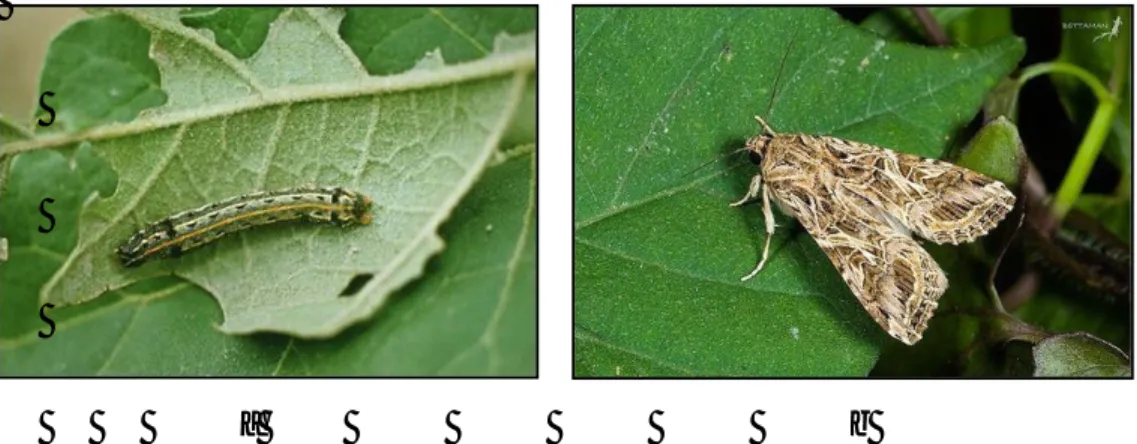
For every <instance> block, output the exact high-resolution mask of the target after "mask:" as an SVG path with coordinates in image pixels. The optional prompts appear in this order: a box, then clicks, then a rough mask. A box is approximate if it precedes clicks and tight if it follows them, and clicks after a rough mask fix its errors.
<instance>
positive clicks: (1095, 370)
mask: <svg viewBox="0 0 1137 444" xmlns="http://www.w3.org/2000/svg"><path fill="white" fill-rule="evenodd" d="M1034 365H1035V370H1034V375H1035V376H1049V377H1094V376H1096V377H1117V378H1128V377H1130V376H1132V375H1133V373H1132V372H1131V371H1130V366H1131V365H1132V364H1131V363H1130V360H1129V357H1127V356H1125V353H1124V352H1122V351H1121V350H1118V349H1117V347H1114V346H1112V345H1110V344H1109V343H1107V342H1105V341H1102V340H1101V339H1098V338H1095V337H1093V336H1091V335H1088V334H1085V333H1073V334H1063V335H1054V336H1051V337H1049V338H1046V339H1044V340H1043V341H1042V342H1040V343H1039V344H1038V345H1036V346H1035V347H1034Z"/></svg>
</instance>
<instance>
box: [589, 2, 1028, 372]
mask: <svg viewBox="0 0 1137 444" xmlns="http://www.w3.org/2000/svg"><path fill="white" fill-rule="evenodd" d="M575 14H576V15H575V19H576V30H577V32H576V34H575V35H576V41H575V45H574V56H575V60H576V61H577V62H576V82H575V85H576V86H575V87H576V91H575V118H576V123H575V132H576V133H575V143H576V146H575V150H574V155H575V162H576V165H575V169H574V182H575V184H574V191H575V193H574V194H575V203H576V206H575V211H574V221H575V225H574V236H575V240H574V242H575V254H576V260H575V261H574V277H575V281H574V284H575V286H576V291H575V305H574V310H575V325H574V333H575V351H576V355H577V360H576V362H575V365H576V367H575V369H576V374H578V375H585V374H587V375H596V376H599V375H604V376H613V375H617V374H619V375H621V376H635V375H652V376H660V375H699V376H712V375H767V376H769V375H795V376H802V375H864V374H866V373H867V372H868V370H869V368H871V367H872V365H873V362H874V361H875V360H876V356H877V353H878V352H879V349H880V346H881V344H882V343H883V342H885V341H886V340H889V339H887V338H888V337H887V335H886V334H885V333H884V332H883V331H882V330H881V329H880V328H879V327H878V326H877V325H876V324H875V323H874V322H873V321H872V320H871V319H870V318H869V317H868V315H867V314H866V313H865V312H864V310H863V309H862V308H861V307H860V305H859V304H858V303H857V301H856V299H855V298H854V297H853V296H852V294H851V293H850V291H849V289H848V288H847V287H846V286H845V284H844V282H843V281H842V280H841V278H840V276H839V275H838V273H837V272H836V270H834V269H833V266H832V265H831V264H830V262H829V260H828V258H826V256H825V255H824V254H823V253H822V252H821V251H820V250H819V249H818V248H817V246H816V245H815V243H814V242H813V241H812V240H811V239H810V237H809V236H808V235H806V234H804V232H802V230H801V229H800V228H798V227H795V223H794V222H793V221H792V220H790V219H789V218H787V217H785V216H784V215H782V214H780V213H778V214H777V219H778V226H779V227H780V228H779V229H778V230H777V233H776V234H775V237H774V239H773V242H772V244H771V251H770V262H769V263H768V264H767V267H766V269H765V270H763V272H762V274H760V275H759V276H758V277H756V278H754V279H752V280H750V281H747V282H739V278H740V277H741V276H743V275H745V274H746V273H747V272H749V271H750V269H751V268H752V267H753V266H754V264H755V262H756V261H757V259H758V256H759V254H760V251H761V248H762V240H763V234H761V233H762V232H763V230H764V228H763V225H762V216H761V209H760V206H761V205H752V206H750V207H748V208H746V209H744V210H738V209H734V208H729V207H728V206H727V204H728V203H729V202H732V201H734V200H736V199H737V198H738V197H740V196H742V195H743V194H744V193H745V191H746V189H747V184H748V183H749V181H750V178H751V176H752V175H753V174H754V172H755V169H754V167H753V166H751V165H750V164H748V163H745V162H743V161H741V159H740V158H739V157H737V156H734V157H730V158H729V159H728V160H725V161H720V162H719V163H718V164H714V165H712V166H710V167H709V169H700V168H699V165H703V164H707V163H708V161H714V160H715V159H716V158H719V159H720V160H721V159H722V156H723V154H724V153H731V152H734V151H736V150H737V149H738V148H740V147H741V146H742V144H743V141H744V140H745V138H746V137H748V136H751V135H753V134H756V133H757V132H758V130H759V128H758V125H757V124H756V123H755V121H754V119H753V116H754V115H755V114H762V115H763V116H764V117H765V118H766V120H767V121H768V122H769V123H770V124H771V125H772V126H773V127H774V129H775V130H776V131H779V132H784V133H792V132H804V133H811V134H821V135H832V136H839V137H844V138H848V139H853V140H858V141H862V142H866V143H872V144H876V145H879V146H882V147H888V148H892V149H895V150H898V151H903V152H908V153H914V154H919V155H923V156H931V157H939V156H940V155H942V154H943V152H944V151H945V149H946V148H947V147H948V146H949V144H950V141H951V139H952V136H953V134H954V133H955V131H957V130H958V129H959V128H960V127H961V126H962V125H963V124H965V123H966V122H967V121H968V120H969V119H970V118H971V116H973V115H974V113H975V112H976V111H977V110H978V109H979V106H980V104H981V103H982V99H983V95H984V93H985V92H986V91H987V90H988V89H989V88H990V87H991V86H993V85H994V84H995V81H996V80H997V79H999V78H1001V77H1002V76H1004V75H1006V74H1007V73H1008V72H1009V71H1010V70H1011V69H1013V67H1014V66H1015V64H1016V63H1017V61H1018V59H1019V58H1020V57H1021V56H1022V53H1023V47H1022V44H1021V42H1019V41H1018V40H1017V39H1013V38H1012V39H1004V40H1001V41H999V42H998V43H995V44H993V45H990V46H986V47H982V48H977V49H931V48H922V47H917V46H912V45H908V44H898V43H893V42H886V41H884V40H880V39H878V38H876V37H874V36H873V35H871V34H868V33H866V32H864V31H862V30H860V29H858V28H857V27H855V26H853V25H851V24H848V23H846V22H844V21H842V20H840V19H839V18H838V17H837V16H836V15H835V14H834V13H832V12H831V11H828V10H824V9H806V8H776V9H767V8H763V9H753V8H742V9H732V8H705V9H704V8H699V9H692V8H665V9H640V8H586V9H579V10H577V11H576V12H575ZM783 59H784V70H783V69H782V64H783ZM775 90H776V91H777V96H776V100H775V101H774V103H773V104H772V107H770V108H768V105H769V104H770V100H771V93H772V92H774V91H775Z"/></svg>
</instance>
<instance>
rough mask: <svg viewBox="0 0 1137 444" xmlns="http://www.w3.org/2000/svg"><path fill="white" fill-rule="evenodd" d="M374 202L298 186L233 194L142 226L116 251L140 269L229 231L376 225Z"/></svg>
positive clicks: (337, 191) (337, 190)
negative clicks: (297, 224) (292, 224)
mask: <svg viewBox="0 0 1137 444" xmlns="http://www.w3.org/2000/svg"><path fill="white" fill-rule="evenodd" d="M371 205H372V201H371V199H370V198H368V197H367V196H365V195H363V194H360V193H356V192H353V191H349V190H346V189H343V188H340V187H299V188H289V189H283V190H276V191H264V192H258V193H252V194H245V195H241V196H236V197H232V198H229V199H226V200H223V201H221V202H217V203H213V204H209V205H205V206H203V207H200V208H196V209H193V210H188V211H182V212H180V213H175V214H172V215H170V216H167V217H166V218H164V219H162V220H160V221H158V222H154V223H152V224H150V225H148V226H147V227H146V228H143V229H141V230H138V231H137V232H136V233H134V234H133V235H131V236H130V238H129V239H127V240H126V242H125V243H123V244H122V246H120V247H118V250H117V254H118V258H119V260H120V261H121V262H122V265H123V266H125V267H136V266H138V265H141V264H142V263H143V262H145V261H147V260H149V259H153V258H166V257H177V256H180V255H181V254H182V253H183V252H185V251H186V250H190V249H193V248H196V247H199V246H201V245H204V244H207V243H209V242H213V241H214V240H217V239H219V238H221V237H224V236H225V235H226V234H229V233H235V232H238V231H242V230H245V229H247V228H251V227H255V226H258V225H265V224H271V223H276V222H280V221H289V220H303V221H309V222H328V223H331V224H334V225H339V226H347V225H353V224H363V225H366V224H368V223H371V214H370V211H371Z"/></svg>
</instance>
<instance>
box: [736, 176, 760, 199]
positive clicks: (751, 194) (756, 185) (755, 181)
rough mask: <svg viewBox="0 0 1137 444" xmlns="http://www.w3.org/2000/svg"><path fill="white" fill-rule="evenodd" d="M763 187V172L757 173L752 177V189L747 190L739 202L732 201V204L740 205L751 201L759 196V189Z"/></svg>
mask: <svg viewBox="0 0 1137 444" xmlns="http://www.w3.org/2000/svg"><path fill="white" fill-rule="evenodd" d="M761 188H762V174H755V175H754V178H752V179H750V189H748V190H746V195H745V196H742V199H739V200H738V202H734V203H731V204H730V206H732V207H737V206H739V205H742V204H745V203H747V202H750V200H751V199H754V198H757V197H758V190H759V189H761Z"/></svg>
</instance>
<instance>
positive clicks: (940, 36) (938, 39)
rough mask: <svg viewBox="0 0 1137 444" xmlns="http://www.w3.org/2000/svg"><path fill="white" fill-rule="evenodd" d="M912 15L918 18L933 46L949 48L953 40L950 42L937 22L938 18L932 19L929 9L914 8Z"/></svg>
mask: <svg viewBox="0 0 1137 444" xmlns="http://www.w3.org/2000/svg"><path fill="white" fill-rule="evenodd" d="M911 9H912V15H914V16H916V20H919V21H920V25H921V26H923V27H924V33H925V34H927V35H928V38H929V39H931V41H932V44H933V45H935V46H948V45H950V44H951V40H948V36H947V34H945V33H944V30H943V28H940V24H939V23H938V22H936V18H935V17H932V13H930V12H928V8H921V7H915V6H914V7H912V8H911Z"/></svg>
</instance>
